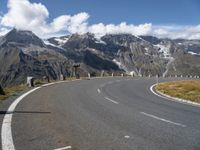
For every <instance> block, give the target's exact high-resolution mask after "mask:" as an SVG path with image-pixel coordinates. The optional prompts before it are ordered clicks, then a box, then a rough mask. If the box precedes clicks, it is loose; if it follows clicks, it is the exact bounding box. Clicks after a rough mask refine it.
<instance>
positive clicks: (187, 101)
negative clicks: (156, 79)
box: [150, 84, 200, 107]
mask: <svg viewBox="0 0 200 150" xmlns="http://www.w3.org/2000/svg"><path fill="white" fill-rule="evenodd" d="M156 85H157V84H154V85H152V86H151V87H150V91H151V92H152V93H153V94H155V95H157V96H158V97H161V98H164V99H166V100H170V101H173V102H177V103H181V104H185V105H191V106H195V107H200V104H199V103H195V102H191V101H189V100H184V99H180V98H176V97H171V96H168V95H166V94H163V93H159V94H158V93H156V92H155V91H154V89H153V88H154V87H155V86H156ZM163 95H164V96H163Z"/></svg>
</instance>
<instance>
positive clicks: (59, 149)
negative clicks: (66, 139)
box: [54, 146, 72, 150]
mask: <svg viewBox="0 0 200 150" xmlns="http://www.w3.org/2000/svg"><path fill="white" fill-rule="evenodd" d="M71 148H72V147H71V146H66V147H62V148H56V149H54V150H65V149H71Z"/></svg>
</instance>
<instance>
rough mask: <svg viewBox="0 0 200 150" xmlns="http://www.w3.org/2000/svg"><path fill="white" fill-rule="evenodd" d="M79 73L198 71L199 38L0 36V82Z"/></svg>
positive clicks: (28, 33) (20, 33) (26, 33)
mask: <svg viewBox="0 0 200 150" xmlns="http://www.w3.org/2000/svg"><path fill="white" fill-rule="evenodd" d="M77 63H78V64H80V68H79V71H78V72H79V74H80V75H81V76H86V75H87V73H91V74H93V75H99V74H100V73H101V71H103V70H104V71H105V73H111V72H115V73H120V72H126V73H127V74H134V75H135V76H142V75H146V76H148V75H157V74H159V75H160V76H167V75H175V74H176V75H200V65H199V64H200V41H199V40H184V39H176V40H171V39H159V38H156V37H152V36H134V35H129V34H120V35H105V36H103V37H101V38H96V37H95V36H94V35H93V34H90V33H87V34H83V35H78V34H73V35H68V36H62V37H53V38H50V39H47V40H42V39H40V38H39V37H37V36H36V35H35V34H34V33H32V32H31V31H19V30H16V29H13V30H12V31H10V32H9V33H8V34H7V35H5V36H3V37H0V65H1V67H0V83H1V84H2V85H3V86H7V85H11V84H16V83H21V82H25V80H26V77H27V76H34V77H35V78H42V77H43V76H49V77H50V78H51V79H54V80H56V79H58V78H59V76H60V74H63V75H64V76H70V75H72V69H73V67H72V66H73V64H77Z"/></svg>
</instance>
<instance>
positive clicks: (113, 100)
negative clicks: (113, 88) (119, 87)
mask: <svg viewBox="0 0 200 150" xmlns="http://www.w3.org/2000/svg"><path fill="white" fill-rule="evenodd" d="M104 98H105V99H107V100H109V101H111V102H113V103H115V104H119V103H118V102H116V101H114V100H112V99H110V98H108V97H104Z"/></svg>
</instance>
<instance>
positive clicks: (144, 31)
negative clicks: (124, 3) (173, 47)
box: [0, 0, 200, 39]
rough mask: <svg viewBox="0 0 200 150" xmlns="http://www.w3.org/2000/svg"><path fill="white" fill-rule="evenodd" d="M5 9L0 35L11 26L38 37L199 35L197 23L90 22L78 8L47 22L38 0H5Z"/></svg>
mask: <svg viewBox="0 0 200 150" xmlns="http://www.w3.org/2000/svg"><path fill="white" fill-rule="evenodd" d="M7 8H8V12H7V13H6V14H3V15H2V16H0V35H3V34H5V33H6V32H8V31H9V29H10V28H13V27H15V28H17V29H22V30H31V31H33V32H34V33H36V34H37V35H38V36H40V37H43V38H45V37H50V36H56V35H62V34H71V33H79V34H83V33H86V32H91V33H94V34H95V35H97V36H103V35H105V34H120V33H130V34H134V35H154V36H157V37H168V38H186V39H199V38H200V25H196V26H178V25H168V26H158V25H152V23H145V24H140V25H134V24H127V23H126V22H122V23H120V24H117V25H116V24H103V23H98V24H92V25H90V24H89V17H90V15H89V14H88V13H86V12H80V13H78V14H75V15H67V14H66V15H62V16H58V17H56V18H54V19H53V21H52V22H48V18H49V15H50V14H49V11H48V9H47V8H46V6H44V5H43V4H41V3H31V2H30V1H29V0H8V4H7Z"/></svg>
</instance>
